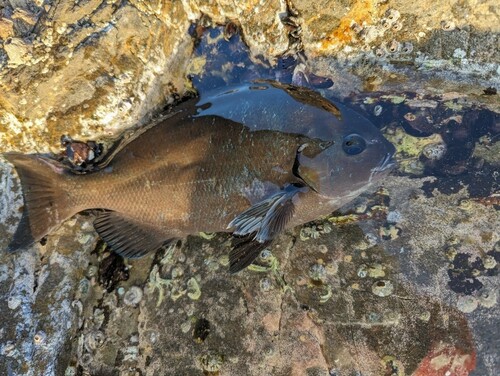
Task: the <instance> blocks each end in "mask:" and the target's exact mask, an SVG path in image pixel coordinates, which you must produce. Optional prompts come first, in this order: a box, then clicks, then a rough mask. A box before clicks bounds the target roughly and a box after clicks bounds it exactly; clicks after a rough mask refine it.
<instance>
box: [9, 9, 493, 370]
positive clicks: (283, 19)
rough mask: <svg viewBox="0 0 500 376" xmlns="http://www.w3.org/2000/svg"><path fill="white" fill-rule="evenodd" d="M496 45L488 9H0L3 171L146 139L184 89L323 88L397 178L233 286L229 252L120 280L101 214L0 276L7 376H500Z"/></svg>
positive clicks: (161, 265)
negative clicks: (156, 117) (353, 116)
mask: <svg viewBox="0 0 500 376" xmlns="http://www.w3.org/2000/svg"><path fill="white" fill-rule="evenodd" d="M464 15H466V16H464ZM229 21H231V24H230V26H228V27H226V30H225V31H222V32H221V30H223V29H213V28H211V26H214V24H227V23H228V22H229ZM192 23H194V27H193V28H192V29H194V30H191V34H189V33H188V29H189V28H190V25H191V24H192ZM498 25H500V22H499V13H498V7H496V3H494V1H492V0H485V1H483V2H480V3H478V2H474V1H452V2H446V3H445V2H438V3H435V2H433V3H432V4H430V3H428V2H425V1H424V2H420V3H418V4H417V3H415V2H413V1H407V0H389V1H384V2H379V1H372V0H359V1H358V0H353V1H348V2H339V1H336V0H328V1H323V2H316V3H314V2H313V3H311V2H308V1H302V0H292V1H281V2H278V1H276V2H265V1H250V2H249V1H247V2H234V1H233V2H230V1H226V0H216V1H213V2H204V1H198V0H192V1H182V2H170V1H160V0H157V1H142V0H132V1H129V2H118V1H113V0H112V1H107V2H101V1H94V0H90V1H86V2H81V1H80V2H74V1H71V2H69V1H60V2H58V3H52V2H42V1H38V0H37V1H29V0H15V1H14V0H11V1H9V2H8V4H7V3H6V4H5V6H3V7H2V9H1V10H0V38H1V40H0V152H4V151H8V150H18V151H24V152H34V151H39V152H47V151H57V150H58V147H59V138H60V136H61V135H62V134H69V135H70V136H72V137H74V138H82V139H100V138H101V137H103V136H107V135H114V134H116V133H117V132H119V131H121V130H123V129H125V128H127V127H130V126H133V125H136V124H142V123H145V122H147V121H148V119H149V117H150V114H154V113H155V111H156V110H158V109H160V108H162V107H164V106H165V104H167V103H169V102H170V101H171V100H172V98H173V97H175V96H176V95H178V94H182V93H183V92H184V91H185V90H187V89H191V83H190V82H189V81H188V80H186V78H185V75H186V74H190V75H191V76H192V78H193V82H194V83H196V84H198V83H200V86H199V88H200V90H203V89H208V88H210V87H212V86H214V85H217V84H226V83H231V82H235V81H236V80H238V79H240V80H245V79H246V80H248V79H252V78H257V77H265V78H273V79H283V77H286V78H287V79H290V80H292V81H293V80H296V79H297V76H299V77H300V74H304V77H305V78H306V79H305V81H303V82H304V83H305V84H310V82H307V77H308V75H307V74H308V72H314V73H315V74H317V75H320V76H322V77H326V78H331V79H332V80H333V81H334V85H333V86H332V87H330V88H324V87H322V88H321V90H322V93H323V94H324V95H326V96H336V97H340V98H347V102H348V104H349V105H351V106H352V107H354V108H355V109H356V110H357V111H359V112H360V113H362V114H364V115H365V116H367V117H369V118H370V119H371V120H372V121H373V122H374V123H375V124H376V125H377V126H379V127H380V128H383V129H384V132H385V133H386V135H387V137H388V138H389V139H391V140H392V141H393V142H394V143H395V144H396V146H397V147H398V154H397V158H398V160H399V162H400V167H399V169H398V171H397V175H398V176H397V177H392V178H390V179H388V180H387V181H386V182H385V188H384V189H382V190H379V191H378V192H377V193H375V194H373V195H371V196H365V197H362V198H360V199H359V200H357V201H356V202H355V203H353V204H352V205H351V206H349V207H346V208H344V209H343V210H342V212H341V213H340V212H339V213H335V215H332V216H331V217H328V218H324V219H322V220H320V221H318V222H316V223H311V224H307V225H305V226H304V227H302V228H297V229H293V230H291V231H288V232H287V233H286V234H283V235H282V236H281V237H280V239H279V241H278V242H276V243H275V244H274V245H273V246H272V247H271V248H270V249H268V250H266V251H264V252H263V253H262V255H261V257H260V258H259V259H258V262H257V265H254V266H252V267H251V268H249V269H248V270H245V271H243V272H242V273H240V274H237V275H234V276H231V275H229V274H228V273H227V263H228V259H227V254H228V251H229V249H228V245H227V242H226V240H227V237H226V236H224V235H215V236H213V235H210V234H204V235H203V236H202V237H190V238H189V239H188V240H187V241H186V240H185V241H183V242H182V244H178V245H177V246H176V247H171V248H168V249H163V250H160V251H159V252H158V253H157V254H156V255H149V256H147V257H145V258H144V259H141V260H135V261H127V260H123V259H122V258H120V257H118V256H116V255H115V254H113V253H110V252H109V250H107V249H106V247H105V246H104V245H103V244H102V243H101V242H99V241H98V239H97V238H96V234H95V233H94V231H93V230H92V226H91V221H92V218H93V217H92V215H91V214H87V215H81V216H77V217H76V218H74V219H71V220H69V221H67V222H66V223H65V224H64V225H63V227H61V228H60V229H59V230H58V231H57V232H56V233H54V234H51V235H50V236H48V237H47V239H46V241H44V242H42V243H43V245H42V244H37V245H35V246H34V247H33V248H32V249H30V250H26V251H25V252H21V253H16V254H6V253H2V254H0V298H1V300H2V301H3V302H6V304H3V305H0V315H1V316H2V317H4V318H6V319H5V321H4V323H3V325H2V328H1V329H0V374H1V375H3V374H4V373H2V372H5V370H6V372H7V374H15V375H38V374H43V375H63V374H65V375H73V374H78V375H118V374H120V375H137V374H142V375H157V374H164V373H165V370H169V373H168V374H173V375H183V374H189V375H204V374H205V375H206V374H212V375H215V374H219V375H234V376H240V375H263V374H272V375H278V376H280V375H283V376H284V375H287V376H288V375H297V376H299V375H308V376H312V375H325V376H326V375H346V374H353V373H357V374H359V373H361V374H363V375H381V374H397V375H403V374H413V375H443V374H447V373H448V374H452V375H453V374H456V375H468V374H469V373H470V374H476V375H487V374H494V371H495V370H497V369H498V368H499V367H500V364H499V362H498V357H497V354H496V349H498V347H499V346H500V344H499V341H500V339H499V337H498V335H497V334H495V333H496V332H495V330H493V329H496V328H497V327H499V325H500V323H499V321H498V320H499V317H500V311H499V310H500V308H499V305H498V303H497V298H498V297H497V291H498V290H499V288H500V285H499V284H500V281H499V278H498V272H499V266H498V265H500V239H499V238H498V231H497V230H498V228H499V227H500V215H499V212H498V208H499V205H500V203H499V199H498V187H499V181H498V180H499V176H498V172H496V167H497V166H498V163H499V162H498V161H499V158H498V138H497V136H498V133H499V132H500V128H499V125H498V124H499V122H498V113H499V112H500V108H499V102H498V96H497V94H496V90H498V88H499V87H500V81H499V75H500V72H499V71H498V64H499V61H500V56H499V55H498V54H499V49H498V35H499V34H498V33H499V32H500V30H499V29H498V28H499V26H498ZM238 30H240V31H241V33H242V35H239V34H238V33H237V31H238ZM193 36H194V38H193ZM242 40H244V41H245V42H246V45H247V46H245V45H244V44H243V43H242ZM247 47H248V48H247ZM248 49H249V51H251V54H248ZM193 51H194V54H193V55H192V52H193ZM297 51H301V54H302V57H301V58H298V59H296V61H295V62H294V63H293V64H291V68H290V67H289V66H288V65H287V64H285V63H284V62H283V61H282V60H280V59H279V57H280V55H282V54H283V53H287V52H288V53H292V55H293V54H294V53H295V52H297ZM276 63H278V64H276ZM299 68H300V69H299ZM290 71H293V72H290ZM304 72H305V73H304ZM285 81H286V80H285ZM293 82H296V81H293ZM203 85H205V86H203ZM311 86H314V85H311ZM0 186H1V187H2V190H1V192H2V194H1V195H0V247H1V248H2V249H3V248H5V247H6V245H7V243H8V241H9V237H10V236H11V235H12V233H13V231H14V229H15V227H16V225H17V221H18V219H19V215H20V214H19V213H20V209H21V206H22V197H21V192H20V190H19V185H18V182H17V181H16V180H15V177H14V176H13V171H12V169H11V167H10V166H9V165H8V164H6V163H4V162H3V161H1V162H0ZM492 328H493V329H492ZM474 369H475V371H473V370H474ZM474 372H475V373H474Z"/></svg>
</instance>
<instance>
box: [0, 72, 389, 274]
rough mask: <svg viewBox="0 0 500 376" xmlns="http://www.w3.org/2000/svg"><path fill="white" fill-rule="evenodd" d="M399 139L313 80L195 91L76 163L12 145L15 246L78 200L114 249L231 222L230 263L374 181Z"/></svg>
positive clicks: (241, 264) (130, 250) (41, 232)
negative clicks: (332, 98)
mask: <svg viewBox="0 0 500 376" xmlns="http://www.w3.org/2000/svg"><path fill="white" fill-rule="evenodd" d="M393 154H394V147H393V146H392V145H391V144H390V143H389V142H388V141H387V140H385V139H384V137H383V136H382V134H381V133H380V132H379V130H378V129H377V128H375V127H374V126H373V125H372V124H371V123H370V122H369V121H368V120H366V119H365V118H363V117H362V116H360V115H359V114H357V113H356V112H354V111H352V110H349V109H347V108H344V107H342V106H341V105H336V104H333V103H331V102H329V101H327V100H326V99H324V98H323V97H321V96H320V95H319V94H317V93H316V92H314V91H311V90H308V89H304V88H300V87H295V86H289V85H283V84H280V83H276V82H269V81H259V82H252V83H249V84H244V85H240V86H237V87H232V88H229V89H225V90H220V91H218V92H216V93H212V94H210V95H207V96H202V97H201V98H200V99H191V100H188V101H186V102H184V103H182V104H180V105H179V106H178V107H176V108H175V111H174V112H173V113H172V114H171V115H170V117H169V118H167V119H165V120H164V121H161V122H159V123H158V124H156V125H154V126H152V127H150V128H149V129H147V130H145V131H144V132H143V133H142V134H140V135H139V136H137V137H135V138H134V137H133V138H130V139H129V140H126V141H122V142H120V143H118V144H117V145H115V147H114V148H112V151H110V152H109V154H108V158H107V159H105V162H104V163H102V164H101V167H102V168H101V169H99V170H97V171H95V172H91V173H87V174H77V173H75V172H74V171H72V170H71V169H70V168H68V167H66V166H64V165H62V164H60V163H57V162H55V161H54V160H52V159H49V158H47V157H44V156H42V155H37V154H33V155H25V154H19V153H8V154H6V155H5V157H6V158H7V160H8V161H10V162H11V163H12V164H14V166H15V167H16V170H17V172H18V174H19V177H20V179H21V183H22V188H23V194H24V200H25V207H24V212H23V216H22V219H21V222H20V224H19V226H18V229H17V231H16V233H15V234H14V238H13V240H12V242H11V244H10V246H9V250H11V251H15V250H16V249H19V248H23V247H27V246H29V245H30V244H32V243H33V242H35V241H39V240H40V239H41V238H42V237H44V236H46V235H47V234H49V233H50V232H51V231H53V230H54V229H55V228H56V227H58V226H59V225H60V224H61V223H62V222H63V221H65V220H66V219H68V218H70V217H71V216H73V215H75V214H76V213H78V212H81V211H83V210H88V209H102V210H103V211H102V212H101V213H100V214H98V216H97V218H96V220H95V222H94V227H95V229H96V231H97V232H98V234H99V235H100V236H101V238H102V239H103V240H104V241H105V242H106V243H107V244H108V245H109V246H110V247H111V249H113V250H114V251H115V252H117V253H119V254H121V255H123V256H124V257H140V256H143V255H144V254H146V253H148V252H152V251H155V250H157V249H158V248H159V247H160V246H161V245H162V244H164V243H165V242H166V241H169V240H172V239H177V238H183V237H185V236H187V235H188V234H196V233H198V232H200V231H207V232H217V231H227V232H232V233H233V234H234V237H235V241H234V250H233V251H232V252H231V254H230V271H231V272H237V271H239V270H241V269H243V268H245V267H246V266H248V265H249V264H250V263H251V262H252V261H253V260H254V259H255V257H257V256H258V254H259V252H260V251H261V250H262V249H263V248H265V247H266V246H268V245H269V244H270V243H271V241H272V240H273V239H274V238H275V237H276V236H277V235H278V234H279V233H281V232H282V231H283V230H284V229H286V228H288V227H291V226H296V225H299V224H302V223H305V222H308V221H311V220H314V219H317V218H318V217H320V216H322V215H326V214H329V213H331V212H332V211H333V210H335V209H337V208H339V207H340V206H342V205H344V204H346V203H347V202H349V201H351V200H352V199H354V198H355V197H356V196H358V195H359V194H360V193H362V192H364V191H365V190H367V189H369V188H371V187H373V186H376V185H377V184H378V183H379V181H380V180H381V179H382V178H383V177H385V176H386V175H387V174H388V173H389V171H390V170H391V168H392V166H393V165H394V162H393V159H392V156H393Z"/></svg>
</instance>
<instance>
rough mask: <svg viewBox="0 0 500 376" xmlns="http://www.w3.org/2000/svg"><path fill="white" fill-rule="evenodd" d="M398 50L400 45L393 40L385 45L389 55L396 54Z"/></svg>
mask: <svg viewBox="0 0 500 376" xmlns="http://www.w3.org/2000/svg"><path fill="white" fill-rule="evenodd" d="M400 48H401V43H399V42H398V41H397V40H395V39H393V40H392V41H391V43H389V44H388V45H387V50H388V51H389V52H391V53H394V52H398V51H399V49H400Z"/></svg>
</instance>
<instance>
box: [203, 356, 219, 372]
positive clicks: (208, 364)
mask: <svg viewBox="0 0 500 376" xmlns="http://www.w3.org/2000/svg"><path fill="white" fill-rule="evenodd" d="M223 362H224V357H223V356H222V355H220V354H215V353H210V354H206V355H203V356H202V357H201V358H200V363H201V367H202V368H203V370H204V371H206V372H218V371H219V370H220V368H221V367H222V363H223Z"/></svg>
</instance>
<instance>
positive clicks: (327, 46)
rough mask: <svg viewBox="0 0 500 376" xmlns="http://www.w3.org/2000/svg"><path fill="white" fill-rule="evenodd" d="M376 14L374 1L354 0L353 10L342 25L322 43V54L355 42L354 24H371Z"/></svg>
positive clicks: (341, 21)
mask: <svg viewBox="0 0 500 376" xmlns="http://www.w3.org/2000/svg"><path fill="white" fill-rule="evenodd" d="M374 13H375V1H374V0H354V2H353V3H352V5H351V9H350V10H349V12H347V14H346V15H345V16H344V17H342V18H341V19H340V24H339V25H338V27H337V28H335V29H334V30H332V31H331V32H330V34H329V35H328V36H327V37H326V38H325V39H324V40H323V41H322V43H321V47H320V52H327V51H329V50H331V49H335V48H339V47H342V46H344V45H346V44H347V43H351V42H352V41H353V36H354V33H353V32H352V30H351V25H352V24H353V22H355V23H357V24H358V25H362V24H363V22H367V23H370V21H371V19H372V15H373V14H374Z"/></svg>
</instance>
